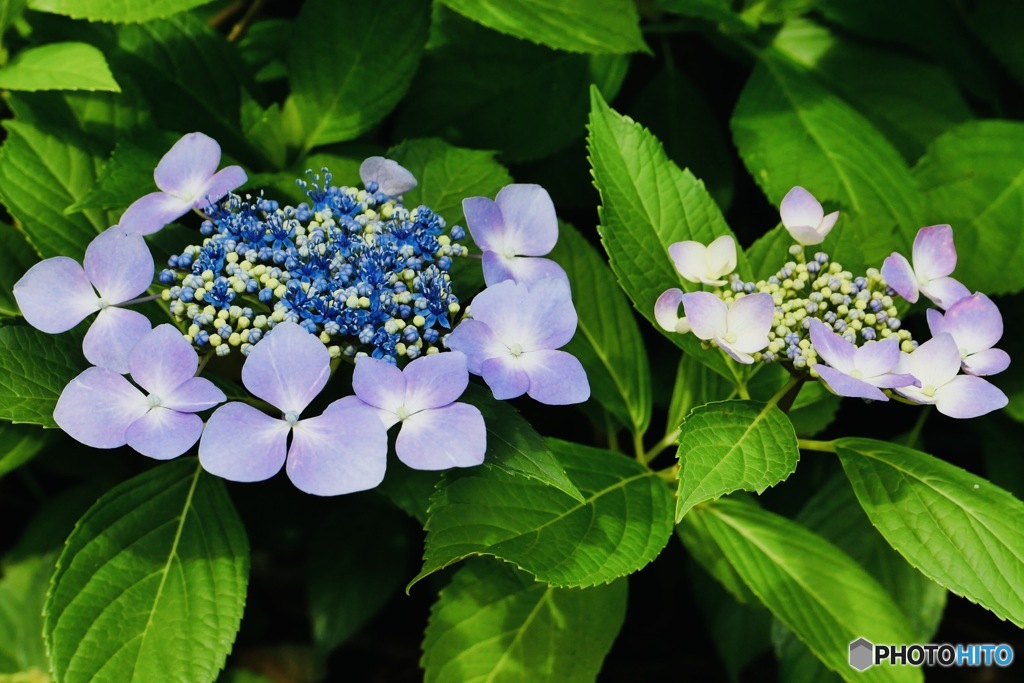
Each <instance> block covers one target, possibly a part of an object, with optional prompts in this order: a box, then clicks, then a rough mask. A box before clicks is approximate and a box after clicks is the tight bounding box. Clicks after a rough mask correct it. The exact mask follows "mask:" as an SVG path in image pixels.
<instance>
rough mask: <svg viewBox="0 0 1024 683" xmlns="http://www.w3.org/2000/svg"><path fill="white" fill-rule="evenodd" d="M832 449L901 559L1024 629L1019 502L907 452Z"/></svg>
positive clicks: (886, 447)
mask: <svg viewBox="0 0 1024 683" xmlns="http://www.w3.org/2000/svg"><path fill="white" fill-rule="evenodd" d="M835 447H836V453H837V454H838V456H839V460H840V462H842V464H843V469H844V470H845V471H846V476H847V477H848V478H849V480H850V483H851V484H853V491H854V493H856V495H857V500H859V501H860V504H861V507H863V508H864V511H865V512H866V513H867V515H868V518H869V519H870V520H871V523H872V524H874V525H875V528H877V529H878V531H879V532H881V534H882V535H883V536H885V539H886V540H887V541H888V542H889V544H890V545H892V547H893V548H895V549H896V551H897V552H899V553H900V554H901V555H903V557H904V558H906V560H907V561H908V562H909V563H910V564H912V565H913V566H915V567H917V568H918V569H919V570H920V571H921V572H922V573H924V574H925V575H926V576H928V577H930V578H931V579H932V580H933V581H936V582H937V583H939V584H941V585H943V586H945V587H946V588H948V589H949V590H950V591H952V592H953V593H956V594H957V595H960V596H963V597H965V598H967V599H968V600H970V601H972V602H976V603H978V604H980V605H981V606H982V607H985V608H986V609H988V610H990V611H992V612H993V613H994V614H996V615H997V616H998V617H1000V618H1002V619H1009V620H1010V621H1012V622H1013V623H1015V624H1017V625H1018V626H1024V504H1022V503H1021V501H1019V500H1017V499H1016V498H1014V497H1013V495H1011V494H1010V493H1008V492H1007V491H1004V490H1003V489H1001V488H999V487H998V486H995V485H994V484H992V483H991V482H989V481H986V480H985V479H982V478H981V477H978V476H975V475H973V474H971V473H969V472H966V471H965V470H962V469H960V468H959V467H956V466H954V465H950V464H949V463H947V462H944V461H942V460H939V459H937V458H934V457H932V456H930V455H928V454H927V453H922V452H921V451H915V450H913V449H911V448H907V447H905V446H899V445H897V444H892V443H887V442H884V441H875V440H872V439H850V438H848V439H839V440H837V441H836V442H835ZM908 642H909V641H908Z"/></svg>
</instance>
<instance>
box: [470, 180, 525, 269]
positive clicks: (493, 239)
mask: <svg viewBox="0 0 1024 683" xmlns="http://www.w3.org/2000/svg"><path fill="white" fill-rule="evenodd" d="M462 212H463V213H464V214H466V227H467V228H469V234H470V235H472V236H473V241H474V242H475V243H476V246H478V247H480V249H481V250H482V251H493V252H498V254H499V255H501V256H503V255H504V251H505V219H504V218H502V216H501V209H500V208H498V205H497V204H495V203H494V200H492V199H488V198H487V197H469V198H467V199H463V200H462ZM513 253H514V252H513ZM498 282H500V280H498Z"/></svg>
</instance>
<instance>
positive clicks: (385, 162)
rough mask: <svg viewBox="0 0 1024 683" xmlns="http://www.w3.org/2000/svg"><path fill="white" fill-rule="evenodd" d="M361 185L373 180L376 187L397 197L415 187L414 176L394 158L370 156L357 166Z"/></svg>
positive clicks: (388, 194)
mask: <svg viewBox="0 0 1024 683" xmlns="http://www.w3.org/2000/svg"><path fill="white" fill-rule="evenodd" d="M359 178H360V179H361V180H362V181H363V185H366V184H368V183H370V182H371V181H372V182H375V183H377V185H378V189H379V190H380V191H381V192H383V193H384V194H386V195H387V196H389V197H397V196H398V195H400V194H404V193H406V192H408V191H409V190H411V189H412V188H414V187H416V178H415V176H413V174H412V173H410V172H409V171H408V170H407V169H406V168H405V167H403V166H402V165H401V164H399V163H398V162H397V161H395V160H394V159H385V158H384V157H370V158H368V159H367V160H366V161H364V162H363V163H362V164H361V165H360V166H359Z"/></svg>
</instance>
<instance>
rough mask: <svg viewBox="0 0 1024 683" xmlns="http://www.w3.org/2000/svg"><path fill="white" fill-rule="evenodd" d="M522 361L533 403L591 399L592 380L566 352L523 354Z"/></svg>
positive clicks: (564, 402)
mask: <svg viewBox="0 0 1024 683" xmlns="http://www.w3.org/2000/svg"><path fill="white" fill-rule="evenodd" d="M520 360H521V361H522V368H523V370H524V371H525V372H526V374H527V376H528V377H529V378H530V388H529V389H527V393H528V394H529V396H530V398H532V399H533V400H535V401H539V402H540V403H545V404H547V405H551V406H564V405H570V404H573V403H583V402H584V401H586V400H587V399H588V398H590V381H589V380H588V379H587V372H586V371H585V370H584V369H583V365H582V364H580V362H579V360H577V359H576V356H573V355H572V354H570V353H566V352H565V351H535V352H533V353H524V354H523V355H522V356H520ZM485 379H486V378H485Z"/></svg>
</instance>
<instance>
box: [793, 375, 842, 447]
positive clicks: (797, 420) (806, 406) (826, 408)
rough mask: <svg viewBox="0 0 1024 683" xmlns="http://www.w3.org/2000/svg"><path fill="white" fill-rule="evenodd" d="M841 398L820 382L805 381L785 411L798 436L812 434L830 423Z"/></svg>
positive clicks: (834, 416)
mask: <svg viewBox="0 0 1024 683" xmlns="http://www.w3.org/2000/svg"><path fill="white" fill-rule="evenodd" d="M840 402H841V399H840V398H839V397H838V396H836V395H835V394H833V393H832V392H830V391H829V390H828V389H826V388H825V385H824V384H822V383H821V382H805V383H804V385H803V386H802V387H800V393H799V394H797V395H796V400H795V401H793V406H792V407H791V408H790V409H789V412H788V413H787V415H788V417H789V421H790V422H792V423H793V431H795V432H796V433H797V435H798V436H814V435H815V434H817V433H818V432H821V431H824V430H825V428H826V427H828V426H829V425H830V424H832V421H833V420H834V419H835V418H836V413H837V412H839V404H840Z"/></svg>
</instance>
